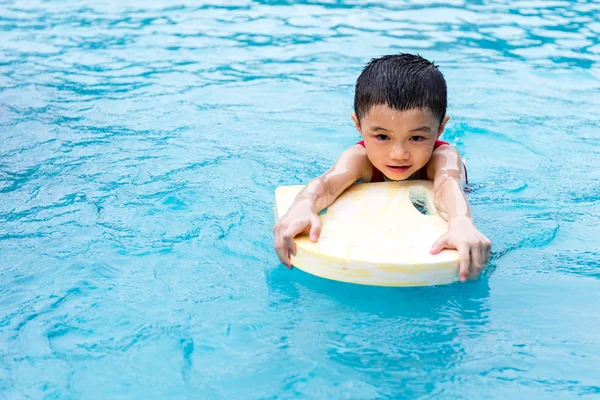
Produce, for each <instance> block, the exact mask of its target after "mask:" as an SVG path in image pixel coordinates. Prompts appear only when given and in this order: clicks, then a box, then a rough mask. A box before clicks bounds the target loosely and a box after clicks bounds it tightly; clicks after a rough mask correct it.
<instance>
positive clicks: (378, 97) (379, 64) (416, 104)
mask: <svg viewBox="0 0 600 400" xmlns="http://www.w3.org/2000/svg"><path fill="white" fill-rule="evenodd" d="M447 103H448V100H447V88H446V80H445V79H444V75H442V73H441V72H440V71H439V70H438V67H437V66H436V65H435V64H434V63H432V62H430V61H428V60H426V59H425V58H423V57H421V56H419V55H413V54H396V55H389V56H383V57H381V58H374V59H372V60H371V62H370V63H369V64H367V66H366V67H365V68H364V69H363V71H362V73H361V74H360V76H359V77H358V79H357V80H356V91H355V94H354V112H355V113H356V116H357V117H358V120H359V121H360V119H361V118H362V117H364V116H365V115H366V114H367V113H368V112H369V110H371V108H372V107H373V106H377V105H384V104H385V105H387V106H388V107H390V108H393V109H395V110H398V111H406V110H412V109H418V108H429V110H431V112H432V113H433V115H434V116H435V117H437V118H439V121H440V123H441V122H442V121H443V119H444V116H445V115H446V107H447Z"/></svg>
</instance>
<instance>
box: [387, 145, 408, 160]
mask: <svg viewBox="0 0 600 400" xmlns="http://www.w3.org/2000/svg"><path fill="white" fill-rule="evenodd" d="M408 157H409V154H408V151H407V150H406V148H405V147H404V146H401V145H395V146H393V147H392V152H391V154H390V158H391V159H393V160H406V159H408Z"/></svg>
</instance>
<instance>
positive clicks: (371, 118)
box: [352, 105, 449, 181]
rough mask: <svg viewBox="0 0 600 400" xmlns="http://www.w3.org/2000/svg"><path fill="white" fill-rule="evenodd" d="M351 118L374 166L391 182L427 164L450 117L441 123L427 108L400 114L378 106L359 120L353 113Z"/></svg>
mask: <svg viewBox="0 0 600 400" xmlns="http://www.w3.org/2000/svg"><path fill="white" fill-rule="evenodd" d="M352 119H353V120H354V124H355V125H356V129H358V131H359V132H360V134H361V136H362V137H363V139H364V141H365V148H366V150H367V157H369V160H370V161H371V164H373V165H374V166H375V167H376V168H377V169H379V170H380V171H381V172H382V173H383V174H384V175H385V176H387V177H388V178H389V179H392V180H395V181H400V180H404V179H407V178H409V177H410V176H411V175H412V174H414V173H415V172H417V171H418V170H420V169H421V168H423V167H424V166H425V165H427V163H428V162H429V159H430V158H431V155H432V154H433V145H434V144H435V141H436V140H437V138H438V137H440V135H441V134H442V132H443V131H444V126H445V125H446V122H448V119H449V117H448V116H445V117H444V120H443V121H442V123H441V124H440V123H439V122H438V121H439V120H438V119H437V118H435V117H434V116H433V114H432V112H431V111H430V110H429V109H428V108H425V109H423V108H419V109H413V110H407V111H398V110H394V109H393V108H390V107H388V106H387V105H377V106H374V107H373V108H371V110H369V112H368V113H367V114H366V115H364V116H363V117H362V119H361V120H360V121H359V120H358V118H357V117H356V114H354V113H353V114H352Z"/></svg>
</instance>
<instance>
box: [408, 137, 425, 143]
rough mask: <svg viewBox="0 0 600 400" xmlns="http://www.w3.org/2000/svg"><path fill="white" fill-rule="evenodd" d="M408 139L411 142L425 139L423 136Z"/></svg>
mask: <svg viewBox="0 0 600 400" xmlns="http://www.w3.org/2000/svg"><path fill="white" fill-rule="evenodd" d="M410 140H412V141H413V142H422V141H423V140H425V137H424V136H413V137H411V138H410Z"/></svg>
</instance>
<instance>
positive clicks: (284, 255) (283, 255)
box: [275, 242, 291, 268]
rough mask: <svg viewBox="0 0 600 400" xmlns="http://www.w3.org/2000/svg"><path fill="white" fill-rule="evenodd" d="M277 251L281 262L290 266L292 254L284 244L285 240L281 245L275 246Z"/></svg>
mask: <svg viewBox="0 0 600 400" xmlns="http://www.w3.org/2000/svg"><path fill="white" fill-rule="evenodd" d="M275 252H276V253H277V257H279V261H281V263H282V264H283V265H285V266H286V267H288V268H290V266H291V264H290V256H289V254H288V250H287V248H285V246H283V242H282V243H281V244H280V245H279V246H275Z"/></svg>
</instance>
